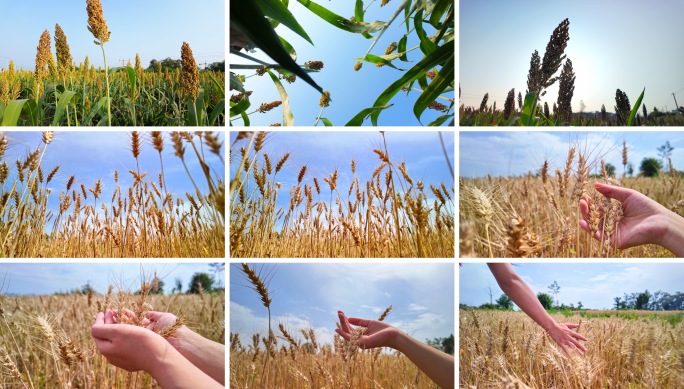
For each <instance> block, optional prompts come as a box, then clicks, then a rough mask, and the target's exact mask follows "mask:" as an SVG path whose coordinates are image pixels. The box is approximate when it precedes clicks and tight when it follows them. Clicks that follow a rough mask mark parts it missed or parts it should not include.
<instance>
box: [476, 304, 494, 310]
mask: <svg viewBox="0 0 684 389" xmlns="http://www.w3.org/2000/svg"><path fill="white" fill-rule="evenodd" d="M477 308H478V309H499V306H498V305H496V304H490V303H484V304H481V305H480V306H479V307H477Z"/></svg>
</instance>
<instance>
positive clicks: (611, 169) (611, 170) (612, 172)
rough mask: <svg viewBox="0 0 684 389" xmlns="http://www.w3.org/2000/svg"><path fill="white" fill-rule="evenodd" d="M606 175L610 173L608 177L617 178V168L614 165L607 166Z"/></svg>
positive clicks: (608, 164)
mask: <svg viewBox="0 0 684 389" xmlns="http://www.w3.org/2000/svg"><path fill="white" fill-rule="evenodd" d="M606 173H608V177H615V166H613V164H612V163H607V164H606Z"/></svg>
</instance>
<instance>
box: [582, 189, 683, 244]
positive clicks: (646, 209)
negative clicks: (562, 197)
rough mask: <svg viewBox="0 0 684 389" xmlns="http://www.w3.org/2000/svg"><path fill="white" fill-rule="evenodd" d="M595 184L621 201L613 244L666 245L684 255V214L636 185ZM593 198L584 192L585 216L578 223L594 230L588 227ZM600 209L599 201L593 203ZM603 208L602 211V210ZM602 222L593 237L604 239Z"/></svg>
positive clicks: (609, 196)
mask: <svg viewBox="0 0 684 389" xmlns="http://www.w3.org/2000/svg"><path fill="white" fill-rule="evenodd" d="M594 188H596V191H598V192H599V193H601V194H602V195H604V196H606V197H608V198H611V199H615V200H617V201H619V202H620V203H621V204H622V212H623V216H622V220H620V222H619V223H618V225H617V234H615V233H614V234H613V235H612V236H611V237H610V244H611V245H612V246H614V247H617V248H619V249H626V248H629V247H634V246H638V245H642V244H647V243H654V244H657V245H660V246H663V247H665V248H666V249H668V250H670V251H671V252H672V253H673V254H674V255H676V256H678V257H684V218H682V217H681V216H679V215H677V214H676V213H674V212H672V211H670V210H669V209H667V208H665V207H663V206H662V205H661V204H660V203H658V202H657V201H655V200H653V199H651V198H650V197H648V196H646V195H644V194H642V193H640V192H638V191H636V190H633V189H628V188H622V187H619V186H613V185H605V184H600V183H595V184H594ZM591 206H592V201H591V199H590V198H589V196H585V197H584V198H582V199H581V200H580V202H579V207H580V211H581V213H582V219H580V220H579V225H580V227H582V229H583V230H585V231H587V232H589V233H591V229H590V227H589V220H590V212H589V209H590V207H591ZM593 206H596V207H598V208H599V211H601V205H600V204H593ZM600 213H601V212H599V214H600ZM601 231H602V228H601V224H599V228H598V230H597V231H596V232H595V233H594V238H595V239H599V240H603V239H605V238H604V237H603V236H602V232H601Z"/></svg>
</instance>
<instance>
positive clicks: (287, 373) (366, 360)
mask: <svg viewBox="0 0 684 389" xmlns="http://www.w3.org/2000/svg"><path fill="white" fill-rule="evenodd" d="M281 326H282V324H281ZM277 331H278V333H277V335H274V336H273V343H272V344H271V345H270V346H266V344H267V343H268V335H267V334H254V338H253V339H252V342H251V343H249V344H243V343H242V342H240V341H239V338H238V336H237V334H231V338H230V341H231V343H230V385H231V387H236V388H267V387H273V388H324V387H325V388H377V389H380V388H385V389H389V388H403V387H410V388H416V389H422V388H425V389H428V388H429V389H436V388H438V387H437V386H436V385H435V384H434V383H433V382H432V381H431V380H430V378H428V377H427V376H426V375H425V374H424V373H423V372H421V371H420V370H418V368H417V367H416V366H415V365H414V364H413V363H412V362H411V361H410V360H409V359H408V358H406V357H405V356H404V355H402V354H401V353H397V352H392V353H386V352H383V351H381V349H375V350H360V349H358V347H357V346H356V345H352V344H350V343H349V342H345V341H344V340H343V339H341V338H339V339H336V340H335V345H329V344H325V345H321V344H318V343H316V338H315V336H316V335H315V333H314V332H313V331H302V332H301V333H299V334H294V333H293V334H290V333H289V332H288V330H287V329H286V328H285V327H282V329H281V328H279V329H278V330H277ZM285 334H287V336H286V335H285ZM288 336H289V337H290V339H288Z"/></svg>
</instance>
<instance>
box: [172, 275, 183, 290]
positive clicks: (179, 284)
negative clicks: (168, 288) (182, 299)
mask: <svg viewBox="0 0 684 389" xmlns="http://www.w3.org/2000/svg"><path fill="white" fill-rule="evenodd" d="M175 285H176V286H174V287H173V289H172V292H171V293H183V280H181V279H180V278H176V279H175Z"/></svg>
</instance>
